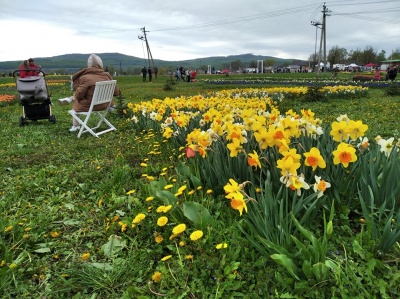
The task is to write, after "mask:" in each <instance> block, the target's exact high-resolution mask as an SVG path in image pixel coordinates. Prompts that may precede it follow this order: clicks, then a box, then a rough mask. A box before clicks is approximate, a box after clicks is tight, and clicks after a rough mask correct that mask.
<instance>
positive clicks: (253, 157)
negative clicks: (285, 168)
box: [247, 151, 261, 169]
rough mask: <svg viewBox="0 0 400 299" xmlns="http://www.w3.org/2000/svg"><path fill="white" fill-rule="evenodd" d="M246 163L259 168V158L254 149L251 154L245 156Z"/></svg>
mask: <svg viewBox="0 0 400 299" xmlns="http://www.w3.org/2000/svg"><path fill="white" fill-rule="evenodd" d="M247 163H248V164H249V165H250V166H251V167H253V166H254V167H255V168H257V167H259V168H260V169H261V162H260V158H259V156H258V154H257V152H256V151H253V154H249V157H248V158H247Z"/></svg>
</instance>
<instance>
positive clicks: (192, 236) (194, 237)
mask: <svg viewBox="0 0 400 299" xmlns="http://www.w3.org/2000/svg"><path fill="white" fill-rule="evenodd" d="M202 236H203V232H202V231H201V230H196V231H194V232H192V233H191V234H190V240H192V241H197V240H199V239H200V238H201V237H202Z"/></svg>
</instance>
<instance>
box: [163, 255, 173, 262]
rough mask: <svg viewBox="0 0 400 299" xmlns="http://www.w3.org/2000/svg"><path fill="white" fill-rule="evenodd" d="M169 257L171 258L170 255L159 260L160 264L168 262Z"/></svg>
mask: <svg viewBox="0 0 400 299" xmlns="http://www.w3.org/2000/svg"><path fill="white" fill-rule="evenodd" d="M171 257H172V255H167V256H164V257H163V258H162V259H161V261H162V262H165V261H168V260H169V259H170V258H171Z"/></svg>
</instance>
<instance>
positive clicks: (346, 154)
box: [333, 142, 357, 168]
mask: <svg viewBox="0 0 400 299" xmlns="http://www.w3.org/2000/svg"><path fill="white" fill-rule="evenodd" d="M355 152H356V149H355V148H354V147H352V146H351V145H348V144H347V143H344V142H342V143H340V144H339V145H338V147H337V149H336V150H335V151H333V156H334V158H333V164H335V165H336V164H339V163H341V164H342V165H343V166H344V167H345V168H347V167H348V166H349V163H350V162H355V161H357V155H356V154H355Z"/></svg>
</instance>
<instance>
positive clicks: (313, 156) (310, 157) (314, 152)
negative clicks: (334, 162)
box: [304, 147, 326, 170]
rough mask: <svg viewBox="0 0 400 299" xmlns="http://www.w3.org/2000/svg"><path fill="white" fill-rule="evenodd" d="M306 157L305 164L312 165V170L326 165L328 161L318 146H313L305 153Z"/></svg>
mask: <svg viewBox="0 0 400 299" xmlns="http://www.w3.org/2000/svg"><path fill="white" fill-rule="evenodd" d="M304 157H305V158H306V159H305V160H304V164H305V165H306V166H311V167H312V170H315V169H316V168H317V167H319V168H325V167H326V162H325V160H324V158H323V157H322V156H321V153H320V152H319V149H317V148H316V147H312V148H311V149H310V151H309V152H307V153H304Z"/></svg>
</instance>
